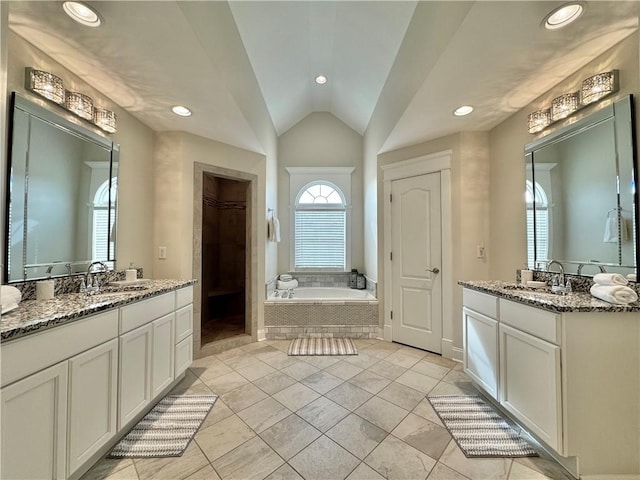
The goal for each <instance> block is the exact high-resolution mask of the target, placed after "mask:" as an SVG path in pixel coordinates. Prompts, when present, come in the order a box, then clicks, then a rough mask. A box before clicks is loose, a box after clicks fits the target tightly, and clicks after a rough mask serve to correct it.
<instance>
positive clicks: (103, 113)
mask: <svg viewBox="0 0 640 480" xmlns="http://www.w3.org/2000/svg"><path fill="white" fill-rule="evenodd" d="M93 123H95V124H96V125H97V126H98V127H99V128H101V129H102V130H104V131H105V132H108V133H116V114H115V112H112V111H111V110H104V109H102V108H95V109H94V111H93Z"/></svg>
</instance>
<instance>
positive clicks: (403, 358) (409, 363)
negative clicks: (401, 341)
mask: <svg viewBox="0 0 640 480" xmlns="http://www.w3.org/2000/svg"><path fill="white" fill-rule="evenodd" d="M384 361H385V362H389V363H393V364H394V365H398V366H399V367H402V368H411V367H413V366H414V365H415V364H416V363H418V362H419V361H420V358H417V357H415V356H413V355H407V354H406V353H403V351H402V349H400V350H398V351H397V352H394V353H392V354H391V355H389V356H388V357H385V359H384Z"/></svg>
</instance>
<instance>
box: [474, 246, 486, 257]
mask: <svg viewBox="0 0 640 480" xmlns="http://www.w3.org/2000/svg"><path fill="white" fill-rule="evenodd" d="M476 258H484V245H476Z"/></svg>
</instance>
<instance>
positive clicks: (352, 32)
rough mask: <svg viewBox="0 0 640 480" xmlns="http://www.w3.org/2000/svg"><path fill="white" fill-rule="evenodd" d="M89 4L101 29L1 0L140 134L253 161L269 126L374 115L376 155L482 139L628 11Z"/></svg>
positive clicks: (616, 30)
mask: <svg viewBox="0 0 640 480" xmlns="http://www.w3.org/2000/svg"><path fill="white" fill-rule="evenodd" d="M90 3H91V5H92V6H93V7H95V8H96V9H97V10H98V11H99V12H100V14H101V15H102V17H103V18H104V20H105V21H104V25H103V26H101V27H100V28H97V29H92V28H87V27H83V26H80V25H78V24H76V23H74V22H73V21H72V20H71V19H70V18H68V17H67V16H66V15H65V14H64V13H63V12H62V9H61V8H60V2H34V1H23V2H11V4H10V8H9V27H10V28H11V29H12V30H13V31H14V32H15V33H17V34H18V35H20V36H21V37H23V38H25V39H26V40H27V41H29V42H31V43H32V44H34V45H35V46H36V47H38V48H39V49H41V50H42V51H44V52H45V53H46V54H48V55H49V56H50V57H52V58H53V59H54V60H56V61H57V62H59V63H60V64H62V65H63V66H65V67H67V68H68V69H70V70H72V71H73V72H74V73H76V74H77V75H78V76H79V77H81V78H82V79H83V80H85V81H86V82H87V83H89V84H91V85H92V86H94V87H95V88H97V89H98V90H100V91H101V92H102V93H104V94H105V95H106V96H107V97H109V98H110V99H111V100H113V101H114V102H115V103H117V104H118V105H120V106H121V107H123V108H125V109H126V110H128V111H129V112H130V113H131V114H133V115H134V116H136V117H137V118H138V119H139V120H140V121H142V122H143V123H145V124H146V125H148V126H149V127H151V128H152V129H154V130H158V131H164V130H183V131H188V132H190V133H194V134H196V135H201V136H204V137H207V138H211V139H214V140H218V141H222V142H225V143H229V144H232V145H236V146H239V147H242V148H247V149H250V150H254V151H258V152H260V151H263V150H264V148H265V146H264V145H262V143H261V142H262V140H261V139H262V138H263V137H262V135H261V132H260V131H259V130H260V129H261V128H264V123H265V122H268V123H271V124H272V125H273V128H275V131H276V132H277V133H278V134H281V133H283V132H285V131H286V130H288V129H289V128H290V127H291V126H293V125H295V124H296V123H297V122H298V121H300V120H301V119H302V118H304V117H305V116H306V115H308V114H309V113H311V112H315V111H326V112H331V113H332V114H333V115H335V116H336V117H337V118H339V119H340V120H342V121H343V122H344V123H345V124H347V125H348V126H350V127H351V128H352V129H354V130H355V131H357V132H359V133H360V134H364V133H365V132H366V130H367V127H368V126H369V124H370V122H371V119H372V117H374V116H375V115H385V116H386V117H388V118H390V119H391V123H390V127H389V128H388V132H387V134H386V135H385V138H386V141H385V142H384V145H382V146H381V150H382V151H387V150H391V149H394V148H398V147H402V146H406V145H411V144H414V143H417V142H420V141H425V140H430V139H433V138H437V137H440V136H443V135H447V134H450V133H454V132H457V131H467V130H488V129H491V128H492V127H494V126H495V125H497V124H498V123H500V122H501V121H503V120H505V119H506V118H507V117H508V116H510V115H511V114H513V113H514V112H516V111H517V110H519V109H521V108H522V107H524V106H525V105H527V104H528V103H530V102H531V101H532V100H533V99H535V98H536V97H538V96H539V95H540V94H542V93H544V92H545V91H546V90H548V89H549V88H551V87H553V86H554V85H556V84H557V83H558V82H560V81H561V80H563V79H564V78H565V77H567V76H568V75H569V74H570V73H572V72H573V71H575V70H576V69H578V68H580V67H581V66H583V65H584V64H586V63H588V62H589V61H591V60H592V59H593V58H595V57H596V56H598V55H599V54H601V53H603V52H604V51H606V50H607V49H608V48H610V47H611V46H613V45H615V44H616V43H618V42H619V41H621V40H622V39H624V38H625V37H627V36H628V35H630V34H631V33H633V32H634V31H636V30H637V28H638V2H635V1H633V2H618V1H609V2H607V1H597V2H589V3H588V4H587V8H586V11H585V13H584V14H583V16H582V17H581V18H580V19H578V21H576V22H575V23H574V24H572V25H570V26H569V27H567V28H565V29H562V30H557V31H547V30H545V29H543V28H541V26H540V23H541V21H542V19H543V18H544V16H545V15H546V14H547V13H548V12H549V11H550V10H552V9H553V8H554V7H556V6H557V5H559V4H561V3H562V2H557V1H539V2H530V1H512V2H508V1H496V2H491V1H478V2H456V1H440V2H437V1H427V2H415V1H414V2H405V1H372V2H367V1H302V0H300V1H284V2H271V1H237V2H222V1H199V2H183V1H179V2H175V1H159V2H153V1H146V2H130V1H101V2H90ZM594 73H595V72H594ZM318 74H323V75H326V76H327V78H328V82H327V83H326V84H325V85H317V84H316V83H315V82H314V78H315V76H316V75H318ZM382 98H384V99H385V101H384V102H381V99H382ZM175 104H182V105H187V106H189V107H191V109H192V110H193V115H192V116H191V117H189V118H180V117H176V116H175V115H173V114H172V113H171V112H170V107H171V106H172V105H175ZM462 104H470V105H473V106H474V107H475V111H474V112H473V113H472V114H471V115H469V116H467V117H454V116H453V115H452V111H453V110H454V109H455V108H456V107H458V106H460V105H462Z"/></svg>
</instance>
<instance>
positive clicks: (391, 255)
mask: <svg viewBox="0 0 640 480" xmlns="http://www.w3.org/2000/svg"><path fill="white" fill-rule="evenodd" d="M389 260H392V261H393V252H389Z"/></svg>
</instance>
